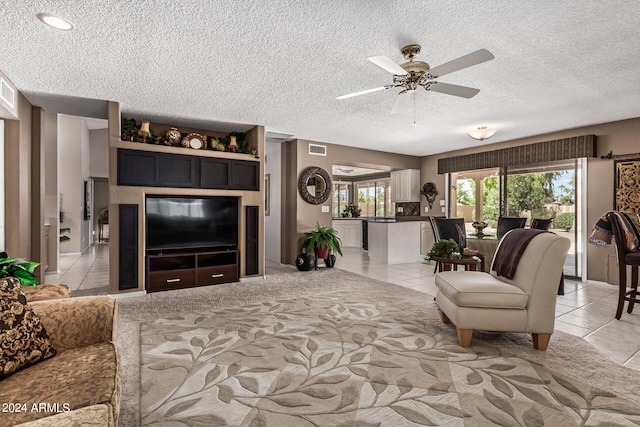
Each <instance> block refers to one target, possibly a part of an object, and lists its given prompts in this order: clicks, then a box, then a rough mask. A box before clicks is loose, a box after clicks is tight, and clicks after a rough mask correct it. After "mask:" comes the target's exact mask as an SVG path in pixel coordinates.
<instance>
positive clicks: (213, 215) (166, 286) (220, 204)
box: [145, 195, 239, 292]
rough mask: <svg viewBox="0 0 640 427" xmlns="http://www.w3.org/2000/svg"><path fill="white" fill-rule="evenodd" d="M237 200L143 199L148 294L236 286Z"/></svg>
mask: <svg viewBox="0 0 640 427" xmlns="http://www.w3.org/2000/svg"><path fill="white" fill-rule="evenodd" d="M238 203H239V201H238V198H237V197H224V196H218V197H173V196H159V195H152V196H148V197H147V198H146V203H145V226H146V248H147V262H146V282H147V291H148V292H155V291H165V290H170V289H182V288H189V287H193V286H204V285H217V284H220V283H226V282H235V281H237V280H238V278H239V271H238V269H239V265H238Z"/></svg>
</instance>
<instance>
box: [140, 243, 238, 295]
mask: <svg viewBox="0 0 640 427" xmlns="http://www.w3.org/2000/svg"><path fill="white" fill-rule="evenodd" d="M238 278H239V273H238V251H236V250H229V251H217V252H192V253H171V254H157V255H147V292H157V291H167V290H173V289H184V288H192V287H194V286H207V285H218V284H221V283H229V282H237V281H238Z"/></svg>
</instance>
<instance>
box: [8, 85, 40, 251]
mask: <svg viewBox="0 0 640 427" xmlns="http://www.w3.org/2000/svg"><path fill="white" fill-rule="evenodd" d="M16 98H17V110H18V117H19V120H6V121H5V125H4V159H5V187H4V200H5V250H6V252H7V253H8V254H9V256H13V257H25V258H29V259H30V258H31V256H32V254H31V113H32V112H31V104H30V103H29V101H27V99H26V98H25V97H24V96H22V94H20V93H16ZM33 261H36V262H39V261H40V260H39V259H33Z"/></svg>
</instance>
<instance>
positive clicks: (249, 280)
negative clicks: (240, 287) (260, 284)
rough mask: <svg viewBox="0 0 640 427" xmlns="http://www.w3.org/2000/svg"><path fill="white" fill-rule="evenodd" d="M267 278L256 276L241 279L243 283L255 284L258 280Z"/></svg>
mask: <svg viewBox="0 0 640 427" xmlns="http://www.w3.org/2000/svg"><path fill="white" fill-rule="evenodd" d="M266 278H267V276H256V277H241V278H240V281H241V282H255V281H257V280H265V279H266Z"/></svg>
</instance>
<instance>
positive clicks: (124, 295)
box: [108, 291, 147, 298]
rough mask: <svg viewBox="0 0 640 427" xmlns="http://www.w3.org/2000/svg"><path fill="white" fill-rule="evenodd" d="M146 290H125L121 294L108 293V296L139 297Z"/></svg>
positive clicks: (145, 292) (144, 293) (143, 294)
mask: <svg viewBox="0 0 640 427" xmlns="http://www.w3.org/2000/svg"><path fill="white" fill-rule="evenodd" d="M146 294H147V291H137V292H125V293H123V294H108V296H110V297H113V298H129V297H141V296H145V295H146Z"/></svg>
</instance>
